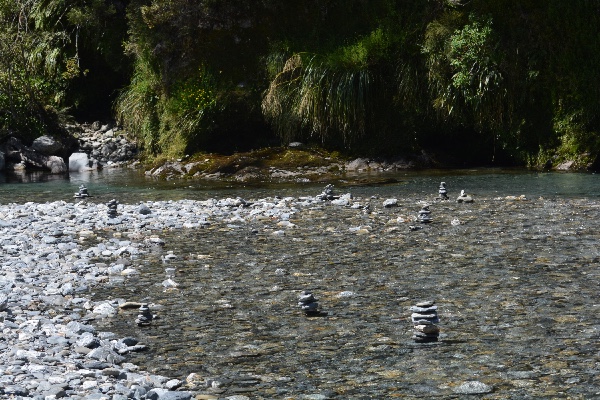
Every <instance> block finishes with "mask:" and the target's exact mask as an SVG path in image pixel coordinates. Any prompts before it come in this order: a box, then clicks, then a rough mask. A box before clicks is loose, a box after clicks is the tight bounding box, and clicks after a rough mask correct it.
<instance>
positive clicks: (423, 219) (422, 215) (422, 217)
mask: <svg viewBox="0 0 600 400" xmlns="http://www.w3.org/2000/svg"><path fill="white" fill-rule="evenodd" d="M417 221H419V222H420V223H425V224H426V223H429V222H431V211H430V210H429V206H428V205H424V206H423V207H422V208H421V210H420V211H419V215H417Z"/></svg>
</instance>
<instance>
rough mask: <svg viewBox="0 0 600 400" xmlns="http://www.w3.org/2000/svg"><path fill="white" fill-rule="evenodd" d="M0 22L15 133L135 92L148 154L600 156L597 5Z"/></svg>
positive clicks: (366, 4)
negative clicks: (267, 151)
mask: <svg viewBox="0 0 600 400" xmlns="http://www.w3.org/2000/svg"><path fill="white" fill-rule="evenodd" d="M0 17H1V19H2V27H1V30H0V35H2V41H1V42H0V53H1V54H0V56H1V58H0V74H1V75H0V118H1V120H0V122H1V123H2V129H4V130H5V131H7V130H8V129H12V130H23V131H26V130H28V131H30V132H32V134H35V133H36V132H37V133H39V132H41V131H43V130H46V129H48V127H49V126H50V124H51V121H53V120H56V115H59V114H60V113H59V112H58V111H59V110H63V109H65V108H67V107H70V108H71V109H72V110H75V111H77V112H79V116H81V115H83V116H91V115H92V114H93V113H92V111H91V110H93V109H94V104H95V103H94V99H97V98H98V95H100V94H101V96H100V98H102V99H112V98H114V93H116V89H118V88H120V86H122V85H124V84H125V83H126V85H125V88H124V89H123V90H121V91H120V95H119V97H118V100H117V101H116V103H115V108H114V110H115V112H116V115H117V117H118V118H119V119H120V120H121V121H122V122H123V123H124V124H125V125H126V127H127V128H128V131H129V132H130V133H131V134H133V135H135V136H136V137H137V138H138V139H139V141H140V143H141V144H142V146H143V147H144V148H145V149H146V150H147V153H148V154H161V153H165V154H170V155H181V154H185V153H188V154H189V153H191V152H195V151H209V150H217V151H224V152H231V151H235V150H243V149H247V148H249V147H256V146H262V145H266V144H269V143H272V142H273V141H274V140H276V141H279V142H288V141H292V140H302V141H315V142H318V143H320V144H322V145H325V146H327V147H331V148H336V149H339V150H345V151H353V152H357V153H365V154H382V153H387V154H394V153H399V152H403V151H411V152H412V151H415V150H419V149H420V148H435V147H438V148H440V149H444V151H447V152H452V153H456V156H457V157H459V156H460V157H470V158H471V159H475V158H477V161H481V162H486V161H487V162H489V161H492V160H503V161H510V160H512V161H514V162H519V163H522V162H525V161H527V160H536V161H535V162H545V161H544V160H543V158H546V159H550V158H554V159H557V158H560V157H563V156H565V154H567V153H568V154H569V155H573V154H577V153H590V154H598V153H600V141H599V140H598V139H597V137H598V135H597V134H598V131H599V128H600V102H599V101H598V99H599V98H600V73H599V72H598V71H599V70H598V68H597V66H598V65H599V64H600V52H599V51H598V48H600V34H599V33H598V32H599V31H598V29H597V26H599V22H600V4H599V3H598V2H597V1H596V0H575V1H572V2H565V1H562V0H524V1H519V2H515V1H511V0H469V1H466V0H347V1H339V0H306V1H302V2H289V1H281V0H253V1H250V0H227V1H226V0H194V1H192V0H130V1H127V2H125V1H119V0H73V1H69V2H67V1H66V0H11V1H8V0H0ZM7 60H11V62H8V61H7ZM12 60H14V61H12ZM130 67H131V69H130ZM125 79H126V80H125ZM84 88H85V89H87V90H84ZM103 102H104V103H105V102H106V101H105V100H103ZM96 103H97V101H96ZM76 115H77V113H76ZM457 143H461V145H460V146H457ZM465 143H466V145H465ZM461 152H462V154H461ZM561 154H562V155H561Z"/></svg>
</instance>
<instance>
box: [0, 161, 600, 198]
mask: <svg viewBox="0 0 600 400" xmlns="http://www.w3.org/2000/svg"><path fill="white" fill-rule="evenodd" d="M441 181H445V182H446V183H447V184H448V190H449V194H450V195H451V196H454V195H457V194H458V193H460V191H461V190H465V191H466V192H467V193H470V194H474V195H475V196H486V197H490V196H503V195H521V194H524V195H525V196H528V197H531V198H535V197H540V196H544V197H555V196H557V197H581V196H583V197H594V198H595V197H598V195H599V194H600V180H599V179H598V177H597V176H596V175H595V174H591V173H558V172H531V171H527V170H522V169H471V170H427V171H394V172H381V173H378V172H375V173H373V172H371V173H362V174H359V175H357V174H350V173H349V174H347V175H345V176H342V177H340V179H339V180H338V181H336V182H333V183H334V184H335V187H336V191H338V192H351V193H352V194H356V195H360V196H362V195H380V196H384V197H387V196H389V197H398V196H402V193H403V192H405V193H412V194H415V193H416V194H422V195H423V196H429V195H435V194H436V193H437V188H438V186H439V183H440V182H441ZM383 183H385V184H383ZM81 184H85V185H86V186H87V187H88V189H89V192H90V194H91V195H92V196H94V198H95V200H97V201H99V202H101V201H108V200H110V199H111V198H117V199H118V200H119V201H120V202H122V203H137V202H140V201H153V200H179V199H195V200H203V199H207V198H210V197H227V196H233V197H235V196H241V197H245V198H257V197H261V196H273V195H279V196H314V195H316V194H318V193H319V192H320V190H321V188H322V187H323V186H324V183H323V182H319V183H289V182H288V183H264V184H256V183H254V184H249V183H242V182H213V181H210V182H209V181H199V180H189V179H177V180H161V179H156V178H151V177H146V176H145V175H144V173H143V171H140V170H131V169H122V168H117V169H105V170H102V171H85V172H76V173H74V172H71V173H69V174H50V173H47V172H41V171H37V172H11V173H5V174H0V203H9V202H15V203H22V202H27V201H35V202H46V201H56V200H66V201H70V200H71V199H72V197H73V194H74V193H75V192H77V189H78V187H79V185H81Z"/></svg>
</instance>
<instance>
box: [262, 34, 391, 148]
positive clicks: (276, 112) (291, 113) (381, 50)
mask: <svg viewBox="0 0 600 400" xmlns="http://www.w3.org/2000/svg"><path fill="white" fill-rule="evenodd" d="M388 48H389V43H388V41H387V36H386V35H385V34H384V33H383V32H382V31H381V30H380V29H377V30H375V31H373V32H371V33H370V34H369V35H367V36H365V37H362V38H360V39H359V40H357V41H356V42H355V43H352V44H349V45H346V46H340V47H338V48H335V49H334V50H333V51H331V52H328V53H325V54H315V53H295V54H292V55H291V56H289V57H288V58H287V59H286V61H285V62H281V60H282V56H281V54H276V55H273V56H271V58H270V60H271V64H270V66H269V68H268V70H271V71H275V74H274V75H273V76H272V79H271V82H270V84H269V87H268V89H267V91H266V93H265V96H264V98H263V102H262V109H263V113H264V115H265V117H266V119H267V120H268V121H269V122H270V123H271V124H272V126H273V127H274V129H275V130H276V132H277V133H278V134H279V136H280V137H281V138H282V139H283V140H284V141H292V140H295V139H304V138H309V139H316V140H319V141H321V142H329V141H334V140H336V139H341V141H342V142H343V143H344V144H345V145H346V146H352V144H354V143H356V141H357V140H359V139H360V138H361V137H362V136H363V135H365V133H366V132H367V130H368V128H369V121H370V119H371V117H372V107H373V97H374V95H375V88H376V86H377V84H378V83H377V82H378V80H379V79H380V76H379V73H378V69H377V66H378V64H379V62H380V61H381V60H382V58H384V57H385V56H386V51H387V49H388Z"/></svg>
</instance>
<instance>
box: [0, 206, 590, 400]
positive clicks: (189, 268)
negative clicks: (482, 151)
mask: <svg viewBox="0 0 600 400" xmlns="http://www.w3.org/2000/svg"><path fill="white" fill-rule="evenodd" d="M424 204H429V205H430V210H431V214H430V215H431V221H428V223H426V224H423V223H419V221H418V220H417V215H418V212H419V210H421V209H422V207H423V205H424ZM599 214H600V204H599V203H598V202H596V201H592V200H587V199H569V200H546V199H541V198H540V199H527V198H525V197H524V196H517V194H515V196H503V197H499V198H476V199H475V202H473V203H470V204H462V203H457V202H455V201H454V200H453V199H451V200H450V201H439V200H435V198H434V196H432V197H431V198H430V199H421V198H417V197H412V198H411V197H410V196H408V197H404V198H398V199H389V198H386V199H384V198H353V197H352V196H351V195H350V194H348V195H341V196H335V198H331V199H323V198H322V197H319V196H315V197H304V198H294V197H285V198H281V197H277V196H274V197H269V198H262V199H245V200H244V199H240V198H223V199H209V200H205V201H195V200H194V201H193V200H180V201H149V202H145V203H143V204H142V203H137V204H119V205H118V207H117V215H116V216H114V217H109V214H108V207H107V205H106V204H101V203H95V202H94V199H93V198H90V199H84V200H79V199H73V201H54V202H48V203H23V204H3V205H0V230H1V232H2V239H1V243H2V250H1V259H0V260H1V268H2V274H1V276H0V329H1V330H2V340H0V370H1V372H2V373H1V374H0V395H1V397H3V398H22V399H54V398H66V399H128V398H133V399H231V400H242V399H263V398H264V399H275V398H281V399H329V398H331V399H334V398H357V399H358V398H361V399H362V398H365V399H367V398H391V397H405V398H424V397H426V398H463V397H464V396H465V395H469V396H476V398H489V399H506V398H515V399H517V398H548V399H550V398H592V397H594V396H598V395H600V386H599V384H600V382H599V381H598V378H597V376H598V372H600V362H599V361H598V350H597V340H598V337H599V332H600V318H599V317H597V316H596V314H597V313H596V312H595V311H596V309H595V308H597V307H598V305H597V304H596V303H595V301H594V300H595V295H596V293H597V289H598V283H597V282H598V279H597V278H598V274H599V273H600V272H599V270H598V266H599V263H600V262H599V260H600V254H599V250H598V249H597V247H596V244H597V239H598V233H597V232H598V229H597V228H598V223H597V221H598V220H599V219H598V217H599V216H600V215H599ZM306 289H309V290H311V291H312V292H313V293H314V294H315V296H316V297H318V298H319V305H320V308H321V313H320V315H319V316H317V317H309V316H306V315H304V314H303V313H302V311H301V310H300V309H299V308H298V307H297V300H298V296H299V295H300V294H301V293H302V291H303V290H306ZM422 301H430V302H431V304H433V303H435V305H436V307H437V313H438V315H439V321H440V322H439V327H440V333H439V340H438V341H436V342H432V343H418V342H415V341H414V340H413V336H412V335H413V324H412V323H411V318H410V316H411V311H410V310H411V307H413V306H414V305H415V304H417V303H419V302H422ZM142 304H148V305H149V308H150V311H151V312H152V313H154V314H155V315H156V317H157V318H156V320H154V321H152V322H151V323H150V324H149V326H148V327H139V326H137V325H136V323H135V322H134V321H135V319H136V316H137V315H138V308H139V307H140V305H142ZM428 304H429V303H428ZM477 396H478V397H477Z"/></svg>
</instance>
